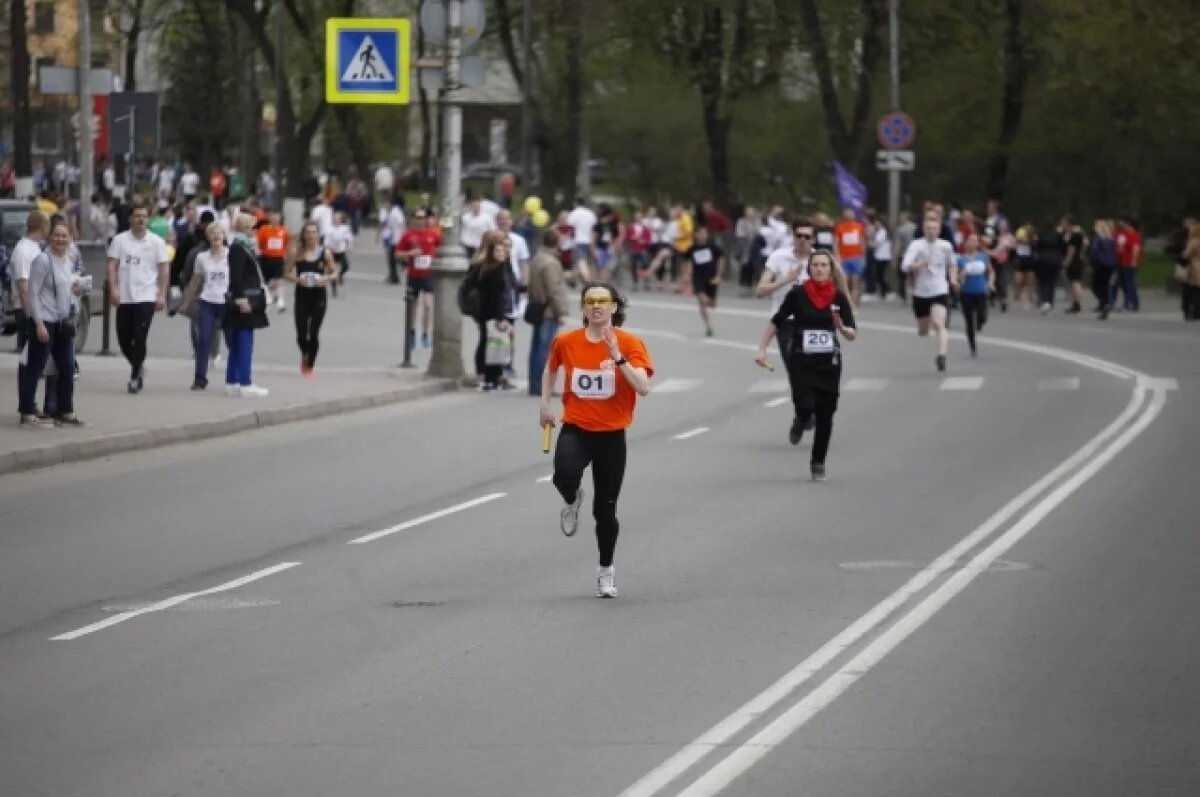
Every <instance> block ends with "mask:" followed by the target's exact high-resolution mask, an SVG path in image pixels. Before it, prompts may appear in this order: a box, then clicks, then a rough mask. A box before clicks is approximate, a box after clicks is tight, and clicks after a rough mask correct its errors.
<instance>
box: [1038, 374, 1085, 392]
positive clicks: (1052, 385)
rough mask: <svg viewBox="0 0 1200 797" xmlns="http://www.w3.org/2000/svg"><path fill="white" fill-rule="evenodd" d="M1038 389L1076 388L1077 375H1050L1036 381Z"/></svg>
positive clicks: (1077, 383)
mask: <svg viewBox="0 0 1200 797" xmlns="http://www.w3.org/2000/svg"><path fill="white" fill-rule="evenodd" d="M1037 389H1038V390H1078V389H1079V377H1077V376H1052V377H1048V378H1046V379H1039V380H1038V383H1037Z"/></svg>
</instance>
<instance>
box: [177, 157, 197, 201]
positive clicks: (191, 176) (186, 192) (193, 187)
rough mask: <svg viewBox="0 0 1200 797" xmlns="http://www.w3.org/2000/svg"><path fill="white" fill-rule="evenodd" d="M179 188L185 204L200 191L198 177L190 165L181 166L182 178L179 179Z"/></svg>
mask: <svg viewBox="0 0 1200 797" xmlns="http://www.w3.org/2000/svg"><path fill="white" fill-rule="evenodd" d="M179 188H180V190H181V191H182V192H183V199H184V201H185V202H190V201H192V200H193V199H195V198H196V192H197V191H199V190H200V175H198V174H196V170H195V169H193V168H192V164H190V163H185V164H184V165H183V176H182V177H180V178H179Z"/></svg>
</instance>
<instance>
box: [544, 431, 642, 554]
mask: <svg viewBox="0 0 1200 797" xmlns="http://www.w3.org/2000/svg"><path fill="white" fill-rule="evenodd" d="M589 463H590V464H591V466H592V490H593V493H594V494H593V496H592V517H594V518H595V519H596V546H597V547H598V548H599V549H600V566H601V567H610V566H611V565H612V563H613V552H614V551H616V549H617V535H618V534H619V533H620V531H621V524H620V522H619V521H618V520H617V498H618V497H619V496H620V495H621V482H623V481H624V480H625V430H624V429H621V430H619V431H616V432H589V431H586V430H584V429H580V428H579V427H578V426H574V425H572V424H569V423H565V424H563V427H562V431H561V432H559V434H558V444H557V445H556V446H555V448H554V486H555V487H557V488H558V492H559V495H561V496H562V497H563V500H564V501H566V502H567V503H568V504H570V503H573V502H574V501H575V496H576V495H578V493H579V483H580V482H581V481H583V471H584V469H585V468H586V467H587V466H588V464H589Z"/></svg>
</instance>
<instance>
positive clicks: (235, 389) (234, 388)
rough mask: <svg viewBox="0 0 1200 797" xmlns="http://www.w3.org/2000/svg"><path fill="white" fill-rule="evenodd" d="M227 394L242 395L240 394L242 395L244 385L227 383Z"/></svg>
mask: <svg viewBox="0 0 1200 797" xmlns="http://www.w3.org/2000/svg"><path fill="white" fill-rule="evenodd" d="M225 395H226V396H240V395H242V387H241V385H226V386H225Z"/></svg>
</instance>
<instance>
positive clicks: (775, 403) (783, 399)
mask: <svg viewBox="0 0 1200 797" xmlns="http://www.w3.org/2000/svg"><path fill="white" fill-rule="evenodd" d="M791 400H792V399H791V397H790V396H780V397H779V398H773V399H771V400H770V401H768V402H766V403H765V404H763V406H764V407H780V406H782V405H784V404H787V403H788V402H789V401H791Z"/></svg>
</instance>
